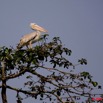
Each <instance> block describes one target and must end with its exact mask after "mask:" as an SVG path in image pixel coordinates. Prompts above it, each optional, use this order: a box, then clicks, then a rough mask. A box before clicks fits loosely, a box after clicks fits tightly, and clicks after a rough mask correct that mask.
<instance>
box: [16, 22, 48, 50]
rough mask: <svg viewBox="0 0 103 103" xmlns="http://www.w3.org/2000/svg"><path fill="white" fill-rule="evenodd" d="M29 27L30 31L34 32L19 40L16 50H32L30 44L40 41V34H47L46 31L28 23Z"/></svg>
mask: <svg viewBox="0 0 103 103" xmlns="http://www.w3.org/2000/svg"><path fill="white" fill-rule="evenodd" d="M30 27H31V29H32V30H35V32H32V33H29V34H26V35H24V36H23V37H22V38H21V39H20V43H19V44H18V46H17V48H18V49H20V48H22V47H23V46H27V48H32V44H33V43H35V42H37V41H38V40H39V39H40V37H41V33H42V32H47V30H45V29H44V28H42V27H40V26H38V25H37V24H35V23H30Z"/></svg>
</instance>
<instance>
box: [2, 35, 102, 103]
mask: <svg viewBox="0 0 103 103" xmlns="http://www.w3.org/2000/svg"><path fill="white" fill-rule="evenodd" d="M39 42H40V43H39V45H38V46H35V47H33V48H32V49H19V50H17V49H13V48H12V47H11V48H7V47H1V48H0V61H1V67H0V68H1V69H0V80H1V81H0V82H2V85H1V86H0V87H1V93H2V101H3V103H7V98H6V89H11V90H14V91H16V93H17V97H16V98H17V103H22V100H23V97H21V96H20V94H21V93H23V94H25V96H26V97H27V98H29V97H32V98H35V99H40V100H42V101H43V102H46V99H47V101H48V100H49V101H51V102H53V103H54V102H55V103H57V101H58V102H59V103H64V101H65V103H75V102H76V101H79V100H80V99H81V97H82V96H83V97H85V100H86V101H91V98H92V94H91V91H92V90H93V88H94V87H98V88H101V86H99V85H98V83H97V82H95V81H93V80H92V76H91V75H90V73H89V72H86V71H83V72H80V73H76V72H75V69H76V66H77V65H83V64H84V65H87V60H86V59H84V58H81V59H79V60H78V61H77V62H78V63H77V64H73V63H72V62H71V61H69V57H70V56H71V54H72V51H71V50H70V49H68V48H66V47H64V46H63V44H62V42H61V40H60V38H59V37H54V38H53V39H52V41H51V42H47V35H44V36H43V38H42V39H41V40H40V41H39ZM24 75H26V82H24V86H25V88H24V87H23V88H19V87H12V86H9V85H7V84H6V81H8V80H10V79H14V78H17V77H19V76H24ZM7 95H8V94H7Z"/></svg>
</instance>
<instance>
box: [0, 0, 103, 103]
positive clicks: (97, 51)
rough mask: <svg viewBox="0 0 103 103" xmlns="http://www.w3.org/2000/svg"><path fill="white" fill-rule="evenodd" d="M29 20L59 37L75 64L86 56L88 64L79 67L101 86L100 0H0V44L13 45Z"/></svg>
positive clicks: (102, 40)
mask: <svg viewBox="0 0 103 103" xmlns="http://www.w3.org/2000/svg"><path fill="white" fill-rule="evenodd" d="M31 22H35V23H37V24H38V25H40V26H42V27H44V28H45V29H47V30H48V31H49V35H50V36H49V37H48V38H49V39H50V40H51V38H52V37H54V36H59V37H60V38H61V40H62V42H63V44H64V45H65V46H66V47H68V48H69V49H71V50H72V52H73V53H72V56H71V57H70V59H71V61H73V62H74V63H76V62H77V61H78V59H80V58H86V59H87V61H88V65H87V66H85V65H84V66H79V68H78V70H80V71H88V72H90V73H91V75H92V76H93V77H94V80H96V81H97V82H99V83H101V84H102V86H103V80H102V78H103V66H102V64H103V46H102V45H103V0H0V47H1V46H7V47H10V46H13V47H14V48H15V47H16V45H17V43H18V42H19V40H20V38H21V37H22V36H23V35H24V34H26V33H29V32H31V31H32V30H31V29H30V27H29V23H31ZM100 92H101V93H103V90H101V91H100ZM11 95H12V94H11ZM8 99H9V103H10V102H12V100H15V99H12V97H11V98H8ZM0 102H1V97H0ZM28 102H29V103H30V102H31V100H30V101H29V100H28V101H25V102H23V103H28ZM38 103H39V102H38Z"/></svg>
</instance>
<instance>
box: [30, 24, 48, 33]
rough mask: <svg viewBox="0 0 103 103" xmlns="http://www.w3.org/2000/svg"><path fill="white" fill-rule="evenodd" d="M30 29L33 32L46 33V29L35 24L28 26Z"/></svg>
mask: <svg viewBox="0 0 103 103" xmlns="http://www.w3.org/2000/svg"><path fill="white" fill-rule="evenodd" d="M30 27H31V28H32V29H33V30H37V31H40V32H48V31H47V30H46V29H44V28H43V27H41V26H39V25H37V24H35V23H31V24H30Z"/></svg>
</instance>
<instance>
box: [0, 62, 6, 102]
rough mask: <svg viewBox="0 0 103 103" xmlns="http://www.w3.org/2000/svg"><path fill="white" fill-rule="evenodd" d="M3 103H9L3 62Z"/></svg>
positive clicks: (3, 63)
mask: <svg viewBox="0 0 103 103" xmlns="http://www.w3.org/2000/svg"><path fill="white" fill-rule="evenodd" d="M1 96H2V103H7V96H6V78H5V62H4V61H3V62H2V90H1Z"/></svg>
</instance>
